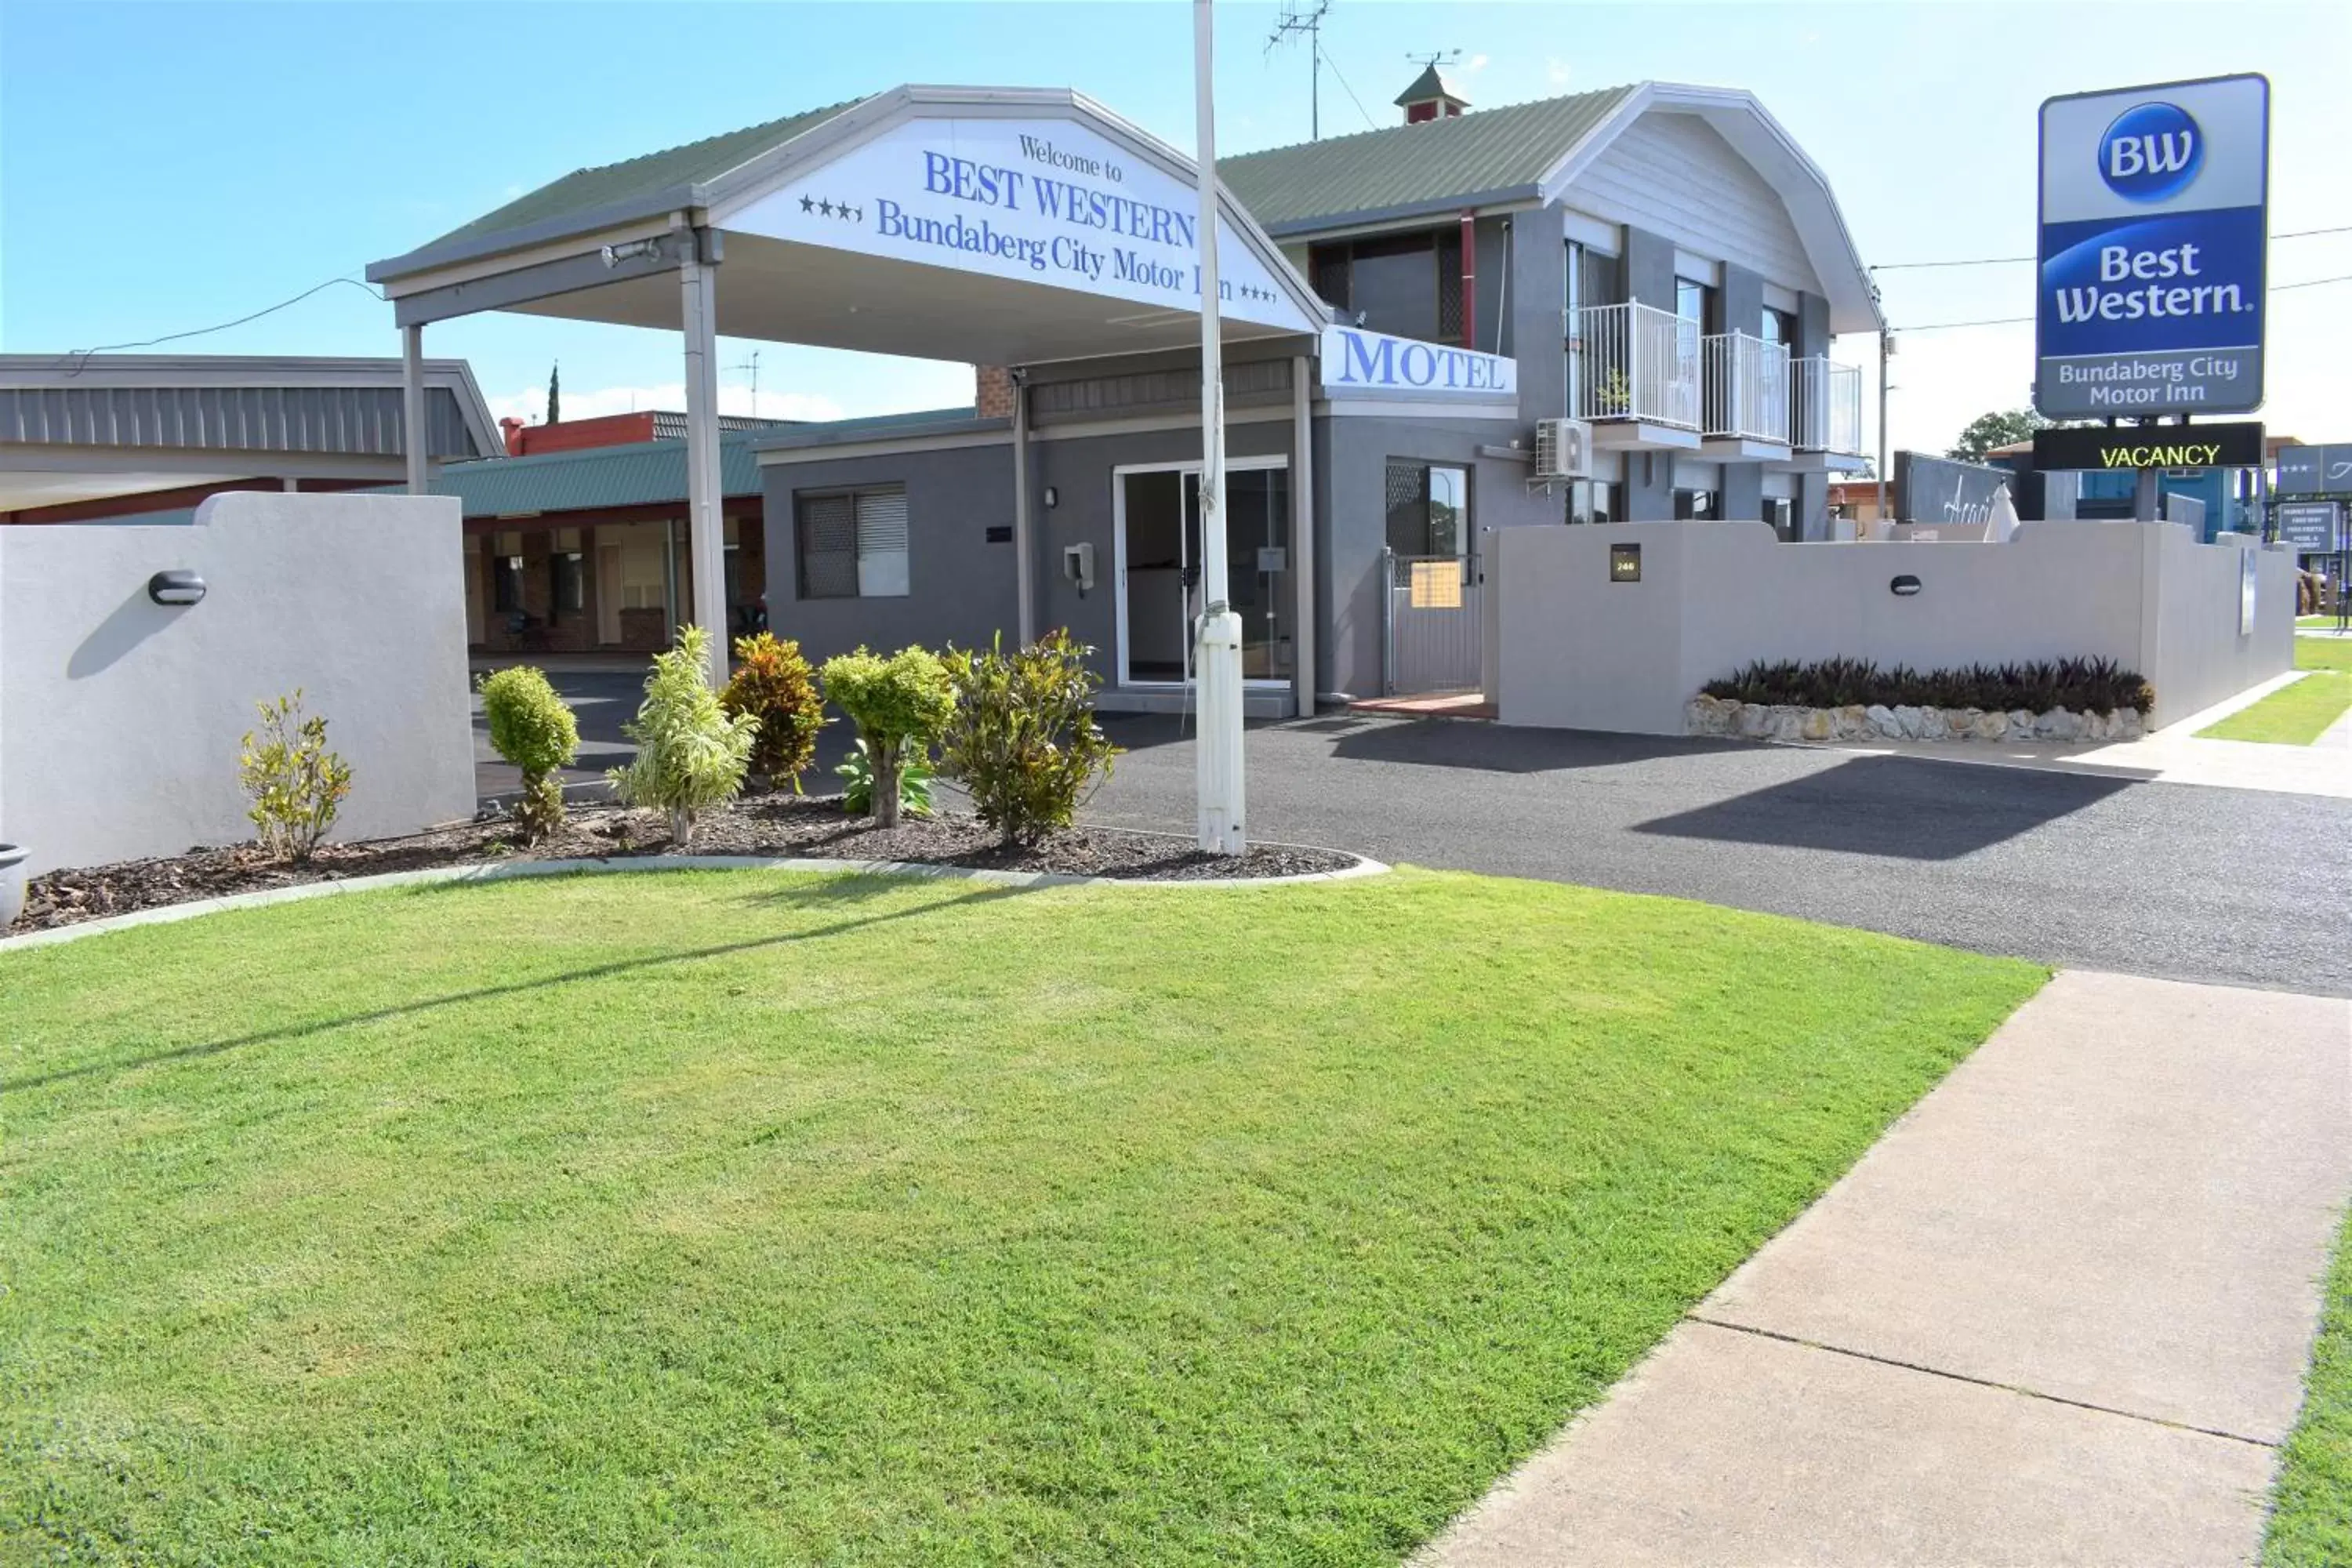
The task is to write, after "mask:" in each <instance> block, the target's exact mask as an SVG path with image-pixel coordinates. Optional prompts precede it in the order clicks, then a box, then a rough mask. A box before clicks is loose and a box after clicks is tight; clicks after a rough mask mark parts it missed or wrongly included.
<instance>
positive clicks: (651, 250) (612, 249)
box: [597, 237, 661, 267]
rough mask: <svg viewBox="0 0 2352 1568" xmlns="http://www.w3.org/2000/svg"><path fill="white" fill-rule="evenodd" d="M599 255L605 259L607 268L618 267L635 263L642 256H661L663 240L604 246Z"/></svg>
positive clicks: (636, 240)
mask: <svg viewBox="0 0 2352 1568" xmlns="http://www.w3.org/2000/svg"><path fill="white" fill-rule="evenodd" d="M597 254H598V255H600V256H602V257H603V258H604V265H605V266H606V267H618V266H619V265H620V264H621V263H622V262H624V261H635V259H636V258H638V257H640V256H659V255H660V254H661V240H660V239H659V238H657V237H656V238H654V239H633V240H630V241H629V242H628V243H627V244H625V245H607V246H604V247H602V248H601V249H600V250H599V251H598V252H597Z"/></svg>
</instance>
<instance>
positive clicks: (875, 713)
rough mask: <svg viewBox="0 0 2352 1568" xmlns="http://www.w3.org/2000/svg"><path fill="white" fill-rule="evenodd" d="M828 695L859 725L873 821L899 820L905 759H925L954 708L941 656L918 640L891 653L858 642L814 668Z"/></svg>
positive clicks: (892, 823)
mask: <svg viewBox="0 0 2352 1568" xmlns="http://www.w3.org/2000/svg"><path fill="white" fill-rule="evenodd" d="M818 679H819V680H820V681H821V682H822V683H823V685H824V695H825V699H826V700H828V701H830V702H831V703H832V704H833V705H834V706H835V707H836V708H838V709H840V710H842V711H843V712H844V713H846V714H848V715H849V721H850V722H851V723H853V724H855V725H856V726H857V736H858V739H859V740H861V741H863V742H865V745H866V757H867V761H868V763H869V765H870V767H871V769H872V772H873V776H874V783H873V787H872V789H871V790H870V791H869V792H868V793H869V795H871V797H872V811H873V816H874V822H875V825H876V826H878V827H896V826H898V813H899V805H900V795H899V790H900V787H901V785H900V780H901V775H902V773H903V772H904V764H905V763H907V762H908V760H909V759H911V760H914V761H917V762H928V761H929V757H930V751H931V747H932V746H933V745H934V744H935V743H937V742H938V741H939V738H940V731H943V730H945V729H946V728H947V723H948V718H949V716H950V714H951V713H952V712H953V711H954V710H955V689H954V688H953V687H951V686H950V684H949V683H948V672H947V668H946V667H945V666H944V665H942V664H941V663H940V656H939V655H937V654H935V653H932V652H931V651H930V650H929V649H928V648H925V647H919V646H918V647H903V648H900V649H899V650H898V652H897V653H894V654H892V655H891V656H890V657H889V658H883V657H882V656H881V655H879V654H877V653H873V652H870V651H869V650H867V649H866V648H865V647H859V648H858V649H857V650H856V652H854V653H845V654H843V655H841V656H840V657H839V658H829V659H827V660H825V661H824V668H823V669H822V670H820V671H818Z"/></svg>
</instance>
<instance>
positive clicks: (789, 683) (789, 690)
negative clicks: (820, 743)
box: [719, 632, 824, 795]
mask: <svg viewBox="0 0 2352 1568" xmlns="http://www.w3.org/2000/svg"><path fill="white" fill-rule="evenodd" d="M735 658H736V661H737V668H736V670H735V676H734V679H731V680H730V681H728V683H727V689H726V690H724V691H722V692H720V693H719V706H720V707H722V708H724V709H726V710H727V711H729V712H730V713H749V714H751V716H752V717H753V718H755V719H757V720H759V721H760V733H759V738H758V739H757V740H755V741H753V742H752V743H751V771H752V772H753V773H758V774H759V775H760V776H761V777H762V778H764V779H766V780H767V781H768V784H769V787H771V788H773V787H774V786H775V785H776V784H779V783H780V782H782V781H783V780H785V779H790V780H791V781H792V785H793V794H794V795H798V794H799V793H800V790H801V774H802V773H804V772H806V771H807V769H808V765H809V763H811V762H812V761H814V759H815V756H816V732H817V731H819V730H822V729H824V697H823V696H821V695H819V693H818V691H817V689H816V681H815V679H814V677H813V676H812V675H811V674H810V672H809V663H808V660H807V659H805V658H802V657H801V645H800V644H798V643H796V642H793V641H792V640H791V639H790V638H780V637H775V636H773V635H772V634H771V633H768V632H761V633H760V634H759V635H758V636H756V637H737V638H736V639H735Z"/></svg>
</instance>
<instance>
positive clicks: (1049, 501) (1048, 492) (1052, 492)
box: [1045, 485, 1062, 510]
mask: <svg viewBox="0 0 2352 1568" xmlns="http://www.w3.org/2000/svg"><path fill="white" fill-rule="evenodd" d="M1061 504H1062V492H1061V491H1059V490H1057V489H1055V488H1054V487H1053V486H1051V485H1047V486H1046V487H1045V506H1046V508H1047V510H1051V509H1053V508H1055V507H1057V506H1059V505H1061Z"/></svg>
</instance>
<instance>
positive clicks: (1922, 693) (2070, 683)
mask: <svg viewBox="0 0 2352 1568" xmlns="http://www.w3.org/2000/svg"><path fill="white" fill-rule="evenodd" d="M1701 690H1702V691H1704V692H1705V693H1706V695H1707V696H1709V697H1716V698H1722V699H1725V700H1729V701H1734V702H1759V703H1764V704H1766V705H1768V706H1769V705H1772V704H1787V705H1789V706H1791V707H1799V708H1846V707H1853V706H1862V707H1870V706H1874V705H1878V706H1884V707H1888V708H1947V709H1955V708H1977V709H1982V710H1986V711H1991V710H1995V709H1999V710H2002V711H2004V712H2013V711H2015V710H2018V709H2021V708H2022V709H2026V710H2029V711H2032V712H2035V713H2046V712H2048V711H2049V710H2051V709H2053V708H2064V709H2066V710H2070V711H2072V712H2075V713H2113V712H2114V711H2115V710H2116V709H2118V708H2135V709H2137V710H2139V711H2140V712H2142V713H2146V712H2147V711H2149V710H2151V709H2153V708H2154V707H2155V706H2156V691H2155V689H2154V688H2152V687H2150V686H2149V685H2148V683H2147V681H2146V680H2144V679H2141V678H2140V677H2139V675H2138V674H2137V673H2136V672H2135V671H2132V670H2128V669H2126V668H2123V667H2122V666H2120V665H2118V664H2116V661H2115V660H2113V659H2111V658H2060V659H2042V660H2039V661H2036V662H2032V663H2026V664H2003V665H1987V664H1977V665H1970V666H1969V667H1968V668H1956V669H1937V670H1929V671H1927V672H1926V673H1924V674H1923V673H1921V672H1920V671H1918V670H1916V669H1913V668H1910V667H1909V666H1907V665H1899V664H1898V665H1896V666H1895V668H1892V669H1882V668H1879V667H1878V666H1876V665H1874V664H1872V663H1870V662H1869V661H1868V660H1866V659H1853V658H1826V659H1822V660H1820V661H1818V662H1816V663H1812V664H1799V663H1796V662H1794V661H1782V662H1780V663H1771V664H1768V663H1765V662H1762V661H1760V660H1759V662H1757V663H1755V664H1751V665H1748V666H1746V667H1744V668H1741V669H1739V670H1738V671H1737V672H1735V673H1734V674H1732V675H1730V676H1728V677H1727V678H1726V679H1721V680H1710V681H1708V682H1707V683H1706V686H1704V687H1702V688H1701Z"/></svg>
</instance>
